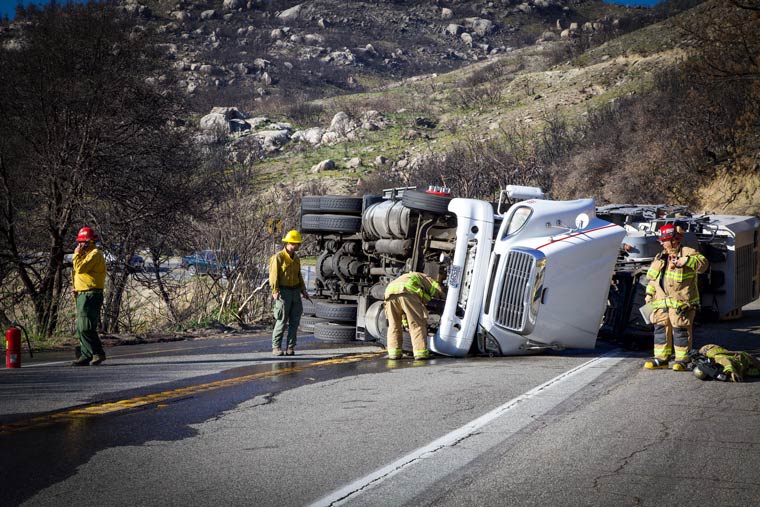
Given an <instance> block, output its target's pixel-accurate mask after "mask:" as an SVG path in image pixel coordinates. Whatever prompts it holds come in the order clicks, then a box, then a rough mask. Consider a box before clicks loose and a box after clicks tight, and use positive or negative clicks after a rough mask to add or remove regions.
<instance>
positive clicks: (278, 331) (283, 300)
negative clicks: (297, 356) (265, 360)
mask: <svg viewBox="0 0 760 507" xmlns="http://www.w3.org/2000/svg"><path fill="white" fill-rule="evenodd" d="M301 313H303V304H302V303H301V289H299V288H295V289H280V299H277V300H275V302H274V320H275V323H274V331H273V332H272V348H273V349H279V348H280V345H281V344H282V335H283V334H284V333H285V326H288V343H287V346H288V348H294V347H295V346H296V334H297V333H298V325H299V324H300V323H301Z"/></svg>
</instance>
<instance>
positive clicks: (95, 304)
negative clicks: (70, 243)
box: [72, 227, 106, 366]
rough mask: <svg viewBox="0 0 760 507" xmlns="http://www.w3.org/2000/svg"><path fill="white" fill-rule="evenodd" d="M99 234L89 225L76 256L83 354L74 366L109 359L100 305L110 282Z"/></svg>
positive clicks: (81, 234)
mask: <svg viewBox="0 0 760 507" xmlns="http://www.w3.org/2000/svg"><path fill="white" fill-rule="evenodd" d="M97 239H98V236H97V235H96V234H95V231H93V230H92V229H90V228H89V227H82V228H81V229H80V230H79V234H78V235H77V247H76V249H75V250H74V259H73V261H72V262H73V265H74V270H73V280H72V282H73V290H74V297H75V298H76V302H77V338H79V348H80V356H79V358H77V360H76V361H74V362H73V363H72V365H73V366H86V365H88V364H89V365H92V366H96V365H98V364H100V363H102V362H103V361H105V360H106V353H105V351H104V350H103V344H102V343H101V341H100V337H99V336H98V324H99V323H100V308H101V307H102V306H103V287H105V284H106V259H105V257H104V256H103V252H101V251H100V250H99V249H98V247H97V245H96V244H95V241H97Z"/></svg>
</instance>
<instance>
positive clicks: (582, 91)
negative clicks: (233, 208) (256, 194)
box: [205, 2, 685, 193]
mask: <svg viewBox="0 0 760 507" xmlns="http://www.w3.org/2000/svg"><path fill="white" fill-rule="evenodd" d="M575 4H576V5H575V9H576V10H575V11H573V12H576V13H577V12H581V10H579V9H581V8H586V9H587V10H586V11H585V12H587V13H591V12H592V11H591V10H590V8H591V7H595V8H607V5H606V4H605V5H601V6H600V5H599V2H577V3H575ZM565 9H568V7H567V6H565ZM614 9H619V8H618V7H614ZM562 12H569V9H568V10H563V11H562ZM597 14H600V12H599V11H597ZM607 16H609V13H608V14H607ZM582 19H588V18H587V17H584V18H582ZM608 19H609V18H608ZM556 24H557V23H556V20H555V27H556ZM613 24H619V22H618V23H613ZM547 26H548V24H547ZM547 26H543V27H542V29H545V30H549V28H547ZM560 26H561V23H560ZM568 26H569V25H568ZM579 26H580V27H581V28H580V29H579V30H580V31H581V32H582V30H583V25H579ZM592 30H593V28H592ZM673 33H674V30H673V22H672V21H667V20H666V21H663V22H660V23H656V24H654V25H651V26H647V27H645V28H643V29H641V30H638V31H634V32H630V33H628V34H623V35H619V36H617V37H614V38H612V37H611V35H610V34H609V33H608V34H607V35H605V37H609V38H610V40H609V41H608V42H604V43H600V44H599V45H597V46H595V47H592V48H591V49H589V50H587V51H585V52H580V51H579V50H578V44H579V42H578V37H579V36H578V35H577V34H576V35H572V36H570V35H568V34H567V33H566V34H565V36H564V37H563V36H562V33H561V32H559V33H555V32H554V31H551V30H549V31H547V32H546V33H544V35H543V36H542V37H541V38H539V39H538V40H537V41H535V42H534V43H532V44H530V45H525V46H524V47H521V48H510V49H509V50H508V51H495V52H493V53H492V54H489V55H488V56H483V57H480V58H477V59H476V60H477V61H474V62H471V63H467V64H466V65H465V64H462V63H461V62H459V63H460V64H459V66H458V68H456V69H454V70H450V71H448V72H441V68H440V66H436V67H435V70H436V71H437V72H430V73H426V74H418V75H414V76H411V77H408V78H404V79H400V80H396V81H391V82H389V83H385V84H379V85H377V86H375V87H372V88H371V89H368V90H366V91H355V92H353V93H350V94H345V93H340V94H337V95H333V96H330V95H329V94H327V96H325V97H322V98H318V99H314V100H312V101H305V100H303V101H299V100H293V101H292V103H291V104H290V105H282V104H280V103H279V102H277V101H272V100H269V102H267V101H266V100H262V101H259V102H258V103H256V102H254V103H253V105H252V107H253V109H252V110H250V109H246V106H245V104H244V103H234V104H230V103H217V104H215V105H216V106H222V105H226V106H232V105H234V106H237V107H238V109H239V110H240V111H242V112H245V113H248V114H249V115H250V116H252V117H253V120H251V119H248V120H245V121H247V122H248V123H249V124H250V128H249V125H245V126H244V128H245V130H243V131H242V132H234V131H235V130H238V129H239V125H240V124H241V123H240V119H239V118H232V122H231V123H230V122H226V121H224V120H223V119H222V118H219V117H217V120H218V122H217V121H208V122H207V123H206V125H210V126H211V127H213V128H214V129H216V128H219V127H220V125H221V126H223V127H224V130H225V131H229V130H232V131H233V132H232V133H231V142H230V144H229V146H230V159H231V160H232V161H234V162H238V163H240V162H246V163H253V161H254V160H256V162H255V164H256V171H255V172H256V174H257V178H259V182H260V183H261V184H262V185H263V186H267V185H269V184H271V183H275V182H285V183H288V184H295V185H297V186H309V185H312V186H313V182H314V181H315V180H318V181H321V182H323V183H324V184H325V185H326V186H328V187H330V188H331V189H333V191H340V192H341V193H357V192H359V193H360V192H361V191H362V190H363V189H364V185H362V179H365V178H367V177H371V175H372V174H373V173H376V172H377V171H378V170H382V172H383V174H390V175H392V176H393V177H394V178H398V179H401V180H409V179H410V177H411V176H410V173H413V172H414V170H415V168H416V167H417V166H418V164H419V163H420V161H421V160H422V159H424V158H425V157H426V156H429V155H430V154H431V153H433V152H436V153H443V152H445V151H446V150H447V149H449V148H451V146H452V145H454V144H456V143H457V142H460V141H461V140H463V139H473V140H475V141H478V142H480V141H485V140H487V139H492V138H495V137H498V136H500V135H502V134H503V133H504V131H505V130H507V129H514V128H517V127H519V128H521V129H525V130H526V132H534V131H539V130H540V129H542V128H543V127H544V125H545V120H547V119H548V118H549V117H562V118H564V119H566V120H567V121H568V122H570V123H571V124H572V123H577V122H579V121H581V119H582V118H583V116H584V115H586V114H587V112H588V110H589V109H593V108H595V107H599V106H600V105H603V104H607V103H610V102H612V101H614V100H615V99H616V98H619V97H623V96H627V95H630V94H636V93H642V92H645V91H646V89H647V88H648V87H650V86H651V80H652V75H653V73H654V72H656V71H661V70H663V69H664V68H666V67H667V66H669V65H672V64H673V63H674V62H676V61H678V60H679V59H680V58H682V57H683V55H684V51H685V49H684V48H683V47H682V45H681V44H679V41H678V40H676V39H674V37H673ZM549 34H555V35H556V36H555V37H553V36H551V35H549ZM597 35H599V34H597ZM599 36H601V35H599ZM500 40H504V39H500ZM655 41H657V42H655ZM470 50H471V51H474V49H472V48H470ZM574 55H575V56H574ZM441 61H443V62H445V64H444V65H443V66H444V68H445V67H446V66H448V65H450V64H451V62H448V61H446V59H441ZM423 67H424V66H423V65H422V64H414V65H411V64H410V68H414V69H421V68H423ZM379 81H382V80H380V79H379ZM322 91H323V92H324V91H325V89H322ZM267 104H268V105H267ZM273 104H280V106H281V107H279V108H273V107H272V105H273ZM270 113H271V114H270ZM340 113H346V115H345V116H346V118H343V116H341V115H340ZM235 114H237V113H234V114H233V116H234V115H235ZM367 114H370V115H371V116H372V118H374V121H370V120H368V119H367V117H366V115H367ZM229 115H230V114H229V112H228V116H229ZM335 115H339V117H340V118H343V119H342V120H341V121H340V122H338V123H337V124H336V123H335V119H336V116H335ZM240 118H242V116H241V117H240ZM228 119H229V118H228ZM205 120H210V118H209V117H207V118H205ZM236 125H237V126H236ZM273 132H280V133H282V135H281V136H280V137H279V138H277V139H276V140H272V133H273ZM315 135H316V138H315V137H314V136H315ZM252 154H253V157H252V156H251V155H252ZM257 159H258V160H257ZM325 161H331V162H329V163H327V164H322V165H321V166H320V163H322V162H325ZM310 181H311V182H312V183H309V182H310ZM325 182H327V183H325Z"/></svg>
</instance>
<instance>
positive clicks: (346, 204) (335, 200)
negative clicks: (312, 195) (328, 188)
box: [319, 195, 362, 215]
mask: <svg viewBox="0 0 760 507" xmlns="http://www.w3.org/2000/svg"><path fill="white" fill-rule="evenodd" d="M319 209H320V211H321V212H322V213H336V214H348V215H353V214H361V212H362V198H361V197H349V196H346V195H323V196H322V198H321V199H320V201H319Z"/></svg>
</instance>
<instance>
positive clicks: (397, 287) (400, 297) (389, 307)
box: [385, 272, 446, 360]
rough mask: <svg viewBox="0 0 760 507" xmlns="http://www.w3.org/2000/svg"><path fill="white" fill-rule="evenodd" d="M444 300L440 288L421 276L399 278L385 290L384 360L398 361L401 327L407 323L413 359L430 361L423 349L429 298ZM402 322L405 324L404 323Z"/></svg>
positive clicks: (427, 353)
mask: <svg viewBox="0 0 760 507" xmlns="http://www.w3.org/2000/svg"><path fill="white" fill-rule="evenodd" d="M433 298H437V299H445V298H446V294H445V293H444V291H443V289H442V288H441V285H440V284H439V283H438V282H437V281H435V280H434V279H432V278H431V277H429V276H428V275H426V274H425V273H417V272H411V273H406V274H404V275H401V276H400V277H398V278H396V279H395V280H393V281H392V282H391V283H389V284H388V287H387V288H386V289H385V315H386V316H387V317H388V343H387V347H388V359H401V355H402V340H403V331H402V327H403V325H404V324H405V323H408V326H409V333H410V334H411V335H412V348H413V349H414V359H418V360H421V359H428V358H430V351H429V350H428V348H427V323H428V322H427V320H428V311H427V308H426V307H425V305H426V304H427V303H429V302H430V300H431V299H433ZM405 321H406V322H405Z"/></svg>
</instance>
